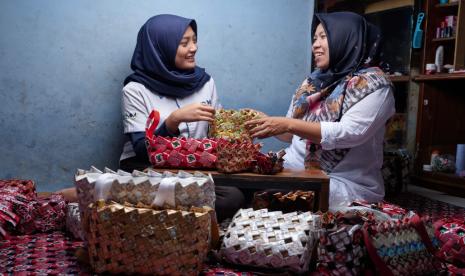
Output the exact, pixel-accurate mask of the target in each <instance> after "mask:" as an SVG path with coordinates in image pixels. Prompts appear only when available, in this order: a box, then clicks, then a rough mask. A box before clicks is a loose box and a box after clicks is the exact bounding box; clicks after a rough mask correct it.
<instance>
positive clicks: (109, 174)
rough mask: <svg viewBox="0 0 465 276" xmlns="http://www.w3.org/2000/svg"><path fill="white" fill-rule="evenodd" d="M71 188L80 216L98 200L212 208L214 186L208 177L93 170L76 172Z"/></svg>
mask: <svg viewBox="0 0 465 276" xmlns="http://www.w3.org/2000/svg"><path fill="white" fill-rule="evenodd" d="M75 185H76V188H77V194H78V199H79V208H80V210H81V215H85V214H86V212H87V208H88V206H89V204H91V203H93V202H96V201H97V200H99V199H105V200H113V201H115V202H118V203H122V204H123V203H125V202H128V203H131V204H138V203H142V204H144V205H149V206H150V205H153V206H158V207H161V208H164V207H166V208H175V207H176V208H177V209H179V208H180V207H186V208H190V207H191V206H196V207H203V206H208V207H211V208H214V207H215V185H214V182H213V179H212V177H211V175H204V174H202V173H195V174H189V173H186V172H182V171H181V172H179V173H177V174H173V173H170V172H165V173H164V174H160V173H157V172H154V171H150V170H149V171H148V172H147V173H143V172H139V171H134V172H133V173H132V174H129V173H127V172H124V171H118V172H113V171H111V170H109V169H105V172H102V171H100V170H98V169H96V168H95V167H92V168H91V169H90V170H88V171H84V170H78V172H77V174H76V176H75Z"/></svg>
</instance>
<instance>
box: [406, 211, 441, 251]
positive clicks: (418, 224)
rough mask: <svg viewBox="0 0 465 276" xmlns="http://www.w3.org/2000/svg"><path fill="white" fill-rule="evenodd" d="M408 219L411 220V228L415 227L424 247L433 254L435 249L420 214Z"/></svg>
mask: <svg viewBox="0 0 465 276" xmlns="http://www.w3.org/2000/svg"><path fill="white" fill-rule="evenodd" d="M410 221H411V222H412V225H413V228H415V230H416V231H417V233H418V235H419V236H420V238H421V241H422V242H423V243H424V244H425V246H426V249H428V251H429V253H431V255H433V256H434V255H435V254H436V252H437V250H436V249H435V248H434V246H433V242H432V241H431V239H430V237H429V236H428V232H426V227H425V225H424V224H423V221H422V220H421V219H420V216H418V215H415V216H413V217H412V218H411V219H410Z"/></svg>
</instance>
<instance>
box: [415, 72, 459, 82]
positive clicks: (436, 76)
mask: <svg viewBox="0 0 465 276" xmlns="http://www.w3.org/2000/svg"><path fill="white" fill-rule="evenodd" d="M413 80H414V81H418V82H423V81H441V80H465V73H451V74H433V75H418V76H415V77H413Z"/></svg>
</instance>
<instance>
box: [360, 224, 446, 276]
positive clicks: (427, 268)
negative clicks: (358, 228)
mask: <svg viewBox="0 0 465 276" xmlns="http://www.w3.org/2000/svg"><path fill="white" fill-rule="evenodd" d="M363 234H364V241H365V245H366V248H367V252H368V255H369V256H370V259H371V260H372V261H373V263H374V265H375V267H376V270H377V272H378V273H380V274H381V275H430V274H434V275H439V274H440V273H442V272H443V271H444V269H445V267H444V266H443V264H442V263H441V262H440V261H439V259H438V258H436V257H435V256H434V254H435V252H436V248H437V245H438V241H437V239H435V238H434V230H433V227H432V223H431V220H430V219H429V218H428V217H423V218H420V217H419V216H418V215H414V216H413V217H410V218H408V217H405V218H403V219H401V220H390V221H384V222H382V223H377V224H374V223H367V224H365V225H364V227H363Z"/></svg>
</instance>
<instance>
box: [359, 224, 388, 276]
mask: <svg viewBox="0 0 465 276" xmlns="http://www.w3.org/2000/svg"><path fill="white" fill-rule="evenodd" d="M362 233H363V241H364V242H365V247H366V249H367V252H368V256H369V257H370V259H371V260H372V261H373V263H374V264H375V266H376V269H377V270H378V271H379V272H380V275H384V276H394V274H393V273H392V271H391V269H389V267H388V266H387V265H386V263H385V262H384V261H383V259H381V257H380V256H379V255H378V252H377V250H376V248H375V246H374V245H373V242H372V241H371V238H370V234H368V224H365V225H364V226H363V227H362Z"/></svg>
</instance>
